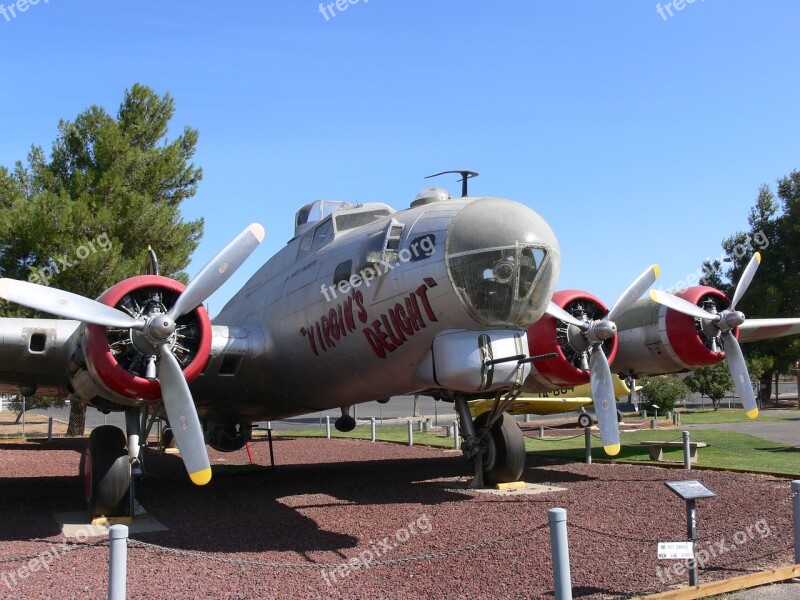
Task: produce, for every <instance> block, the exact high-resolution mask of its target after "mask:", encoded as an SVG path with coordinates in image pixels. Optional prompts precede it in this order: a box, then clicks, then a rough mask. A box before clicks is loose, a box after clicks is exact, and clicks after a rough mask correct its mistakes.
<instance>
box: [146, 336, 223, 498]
mask: <svg viewBox="0 0 800 600" xmlns="http://www.w3.org/2000/svg"><path fill="white" fill-rule="evenodd" d="M159 354H160V356H161V361H160V362H159V365H158V370H159V373H158V374H159V381H160V382H161V396H162V398H163V400H164V409H165V410H166V411H167V418H168V419H169V424H170V427H172V433H173V434H174V435H175V442H176V444H177V445H178V449H179V450H180V451H181V457H182V458H183V464H184V465H185V466H186V470H187V471H188V473H189V477H190V478H191V480H192V482H193V483H195V484H197V485H205V484H207V483H208V482H209V481H211V464H210V463H209V460H208V452H207V451H206V442H205V438H204V437H203V428H202V427H201V426H200V419H199V417H198V416H197V409H196V408H195V405H194V400H192V394H191V392H190V391H189V384H188V383H186V378H185V377H184V376H183V371H182V370H181V366H180V364H179V363H178V359H177V358H175V355H174V354H173V353H172V350H171V349H170V347H169V346H168V345H167V344H164V345H163V346H161V347H160V348H159Z"/></svg>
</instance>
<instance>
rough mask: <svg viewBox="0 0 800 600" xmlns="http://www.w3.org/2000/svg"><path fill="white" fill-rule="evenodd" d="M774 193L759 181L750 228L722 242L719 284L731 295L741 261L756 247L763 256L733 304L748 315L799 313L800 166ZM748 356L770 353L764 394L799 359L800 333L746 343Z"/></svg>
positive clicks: (739, 270)
mask: <svg viewBox="0 0 800 600" xmlns="http://www.w3.org/2000/svg"><path fill="white" fill-rule="evenodd" d="M776 191H777V195H776V194H775V193H773V191H772V189H770V187H769V186H768V185H762V186H761V187H760V188H759V190H758V195H757V197H756V201H755V204H754V206H753V207H752V209H751V210H750V215H749V217H748V224H749V230H748V231H747V232H738V233H736V234H734V235H732V236H730V237H729V238H728V239H726V240H724V241H723V243H722V246H723V249H724V250H725V253H726V255H727V257H728V258H727V259H726V262H725V264H726V265H728V268H727V270H726V272H725V274H724V275H725V277H726V278H727V282H726V283H724V284H723V285H721V286H716V285H715V286H714V287H719V288H720V289H721V290H723V291H724V292H725V293H726V294H727V295H728V297H731V295H732V293H733V289H734V286H735V285H736V283H738V281H739V278H740V277H741V274H742V271H743V270H744V267H745V266H746V265H747V263H748V262H749V260H750V259H751V258H752V256H753V254H754V253H755V252H756V251H759V252H761V254H762V257H763V259H762V261H761V265H760V267H759V270H758V273H757V274H756V276H755V278H754V279H753V282H752V283H751V284H750V287H749V288H748V290H747V293H746V294H745V295H744V297H743V298H742V300H741V301H740V303H739V306H737V307H736V308H737V309H738V310H741V311H743V312H744V313H745V314H746V315H747V316H748V317H752V318H761V319H765V318H776V317H797V316H800V171H797V170H795V171H792V172H791V173H790V174H789V175H788V176H786V177H782V178H781V179H779V180H778V181H777V187H776ZM743 351H744V353H745V356H746V357H751V356H753V357H768V358H772V364H771V365H770V367H769V368H768V369H766V370H764V371H762V375H761V387H762V389H764V391H765V395H766V396H767V397H768V396H769V394H770V392H771V387H772V378H773V377H774V376H775V375H776V374H777V373H788V372H789V371H790V370H791V369H792V368H793V366H794V365H795V364H796V363H797V361H798V360H800V336H794V337H792V338H777V339H774V340H764V341H761V342H754V343H750V344H745V345H744V346H743Z"/></svg>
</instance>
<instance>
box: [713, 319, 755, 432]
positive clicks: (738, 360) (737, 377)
mask: <svg viewBox="0 0 800 600" xmlns="http://www.w3.org/2000/svg"><path fill="white" fill-rule="evenodd" d="M722 346H723V348H725V358H726V359H727V361H728V369H729V370H730V372H731V376H732V377H733V384H734V385H735V386H736V393H737V394H738V395H739V398H741V400H742V406H744V410H745V412H747V416H748V418H750V419H755V418H756V417H757V416H758V405H756V396H755V394H754V393H753V386H752V385H751V383H750V374H749V373H748V372H747V363H745V362H744V356H743V355H742V348H741V346H739V342H738V341H737V340H736V337H735V336H734V335H733V334H730V335H728V336H726V337H725V341H724V342H723V343H722Z"/></svg>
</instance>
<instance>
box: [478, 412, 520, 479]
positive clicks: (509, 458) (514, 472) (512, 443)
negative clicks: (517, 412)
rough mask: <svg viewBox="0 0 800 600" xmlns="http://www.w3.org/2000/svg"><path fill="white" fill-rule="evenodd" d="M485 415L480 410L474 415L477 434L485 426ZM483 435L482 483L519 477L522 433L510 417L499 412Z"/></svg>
mask: <svg viewBox="0 0 800 600" xmlns="http://www.w3.org/2000/svg"><path fill="white" fill-rule="evenodd" d="M488 418H489V413H483V414H482V415H480V416H479V417H478V418H477V419H475V429H476V430H477V432H478V435H482V434H483V432H484V431H485V430H486V421H487V420H488ZM483 439H484V443H485V448H484V453H483V480H484V483H486V484H487V485H495V484H497V483H510V482H512V481H519V478H520V477H521V476H522V470H523V469H524V468H525V437H524V436H523V435H522V430H520V428H519V425H517V422H516V421H515V420H514V418H513V417H512V416H511V415H509V414H506V413H503V416H502V417H501V418H499V419H498V420H497V421H496V422H495V424H494V425H492V428H491V429H490V430H489V432H488V433H487V434H486V436H485V437H484V438H483Z"/></svg>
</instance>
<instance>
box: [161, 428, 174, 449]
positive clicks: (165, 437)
mask: <svg viewBox="0 0 800 600" xmlns="http://www.w3.org/2000/svg"><path fill="white" fill-rule="evenodd" d="M161 447H162V448H177V444H176V443H175V434H173V433H172V427H167V428H166V429H164V431H163V433H162V434H161Z"/></svg>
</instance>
